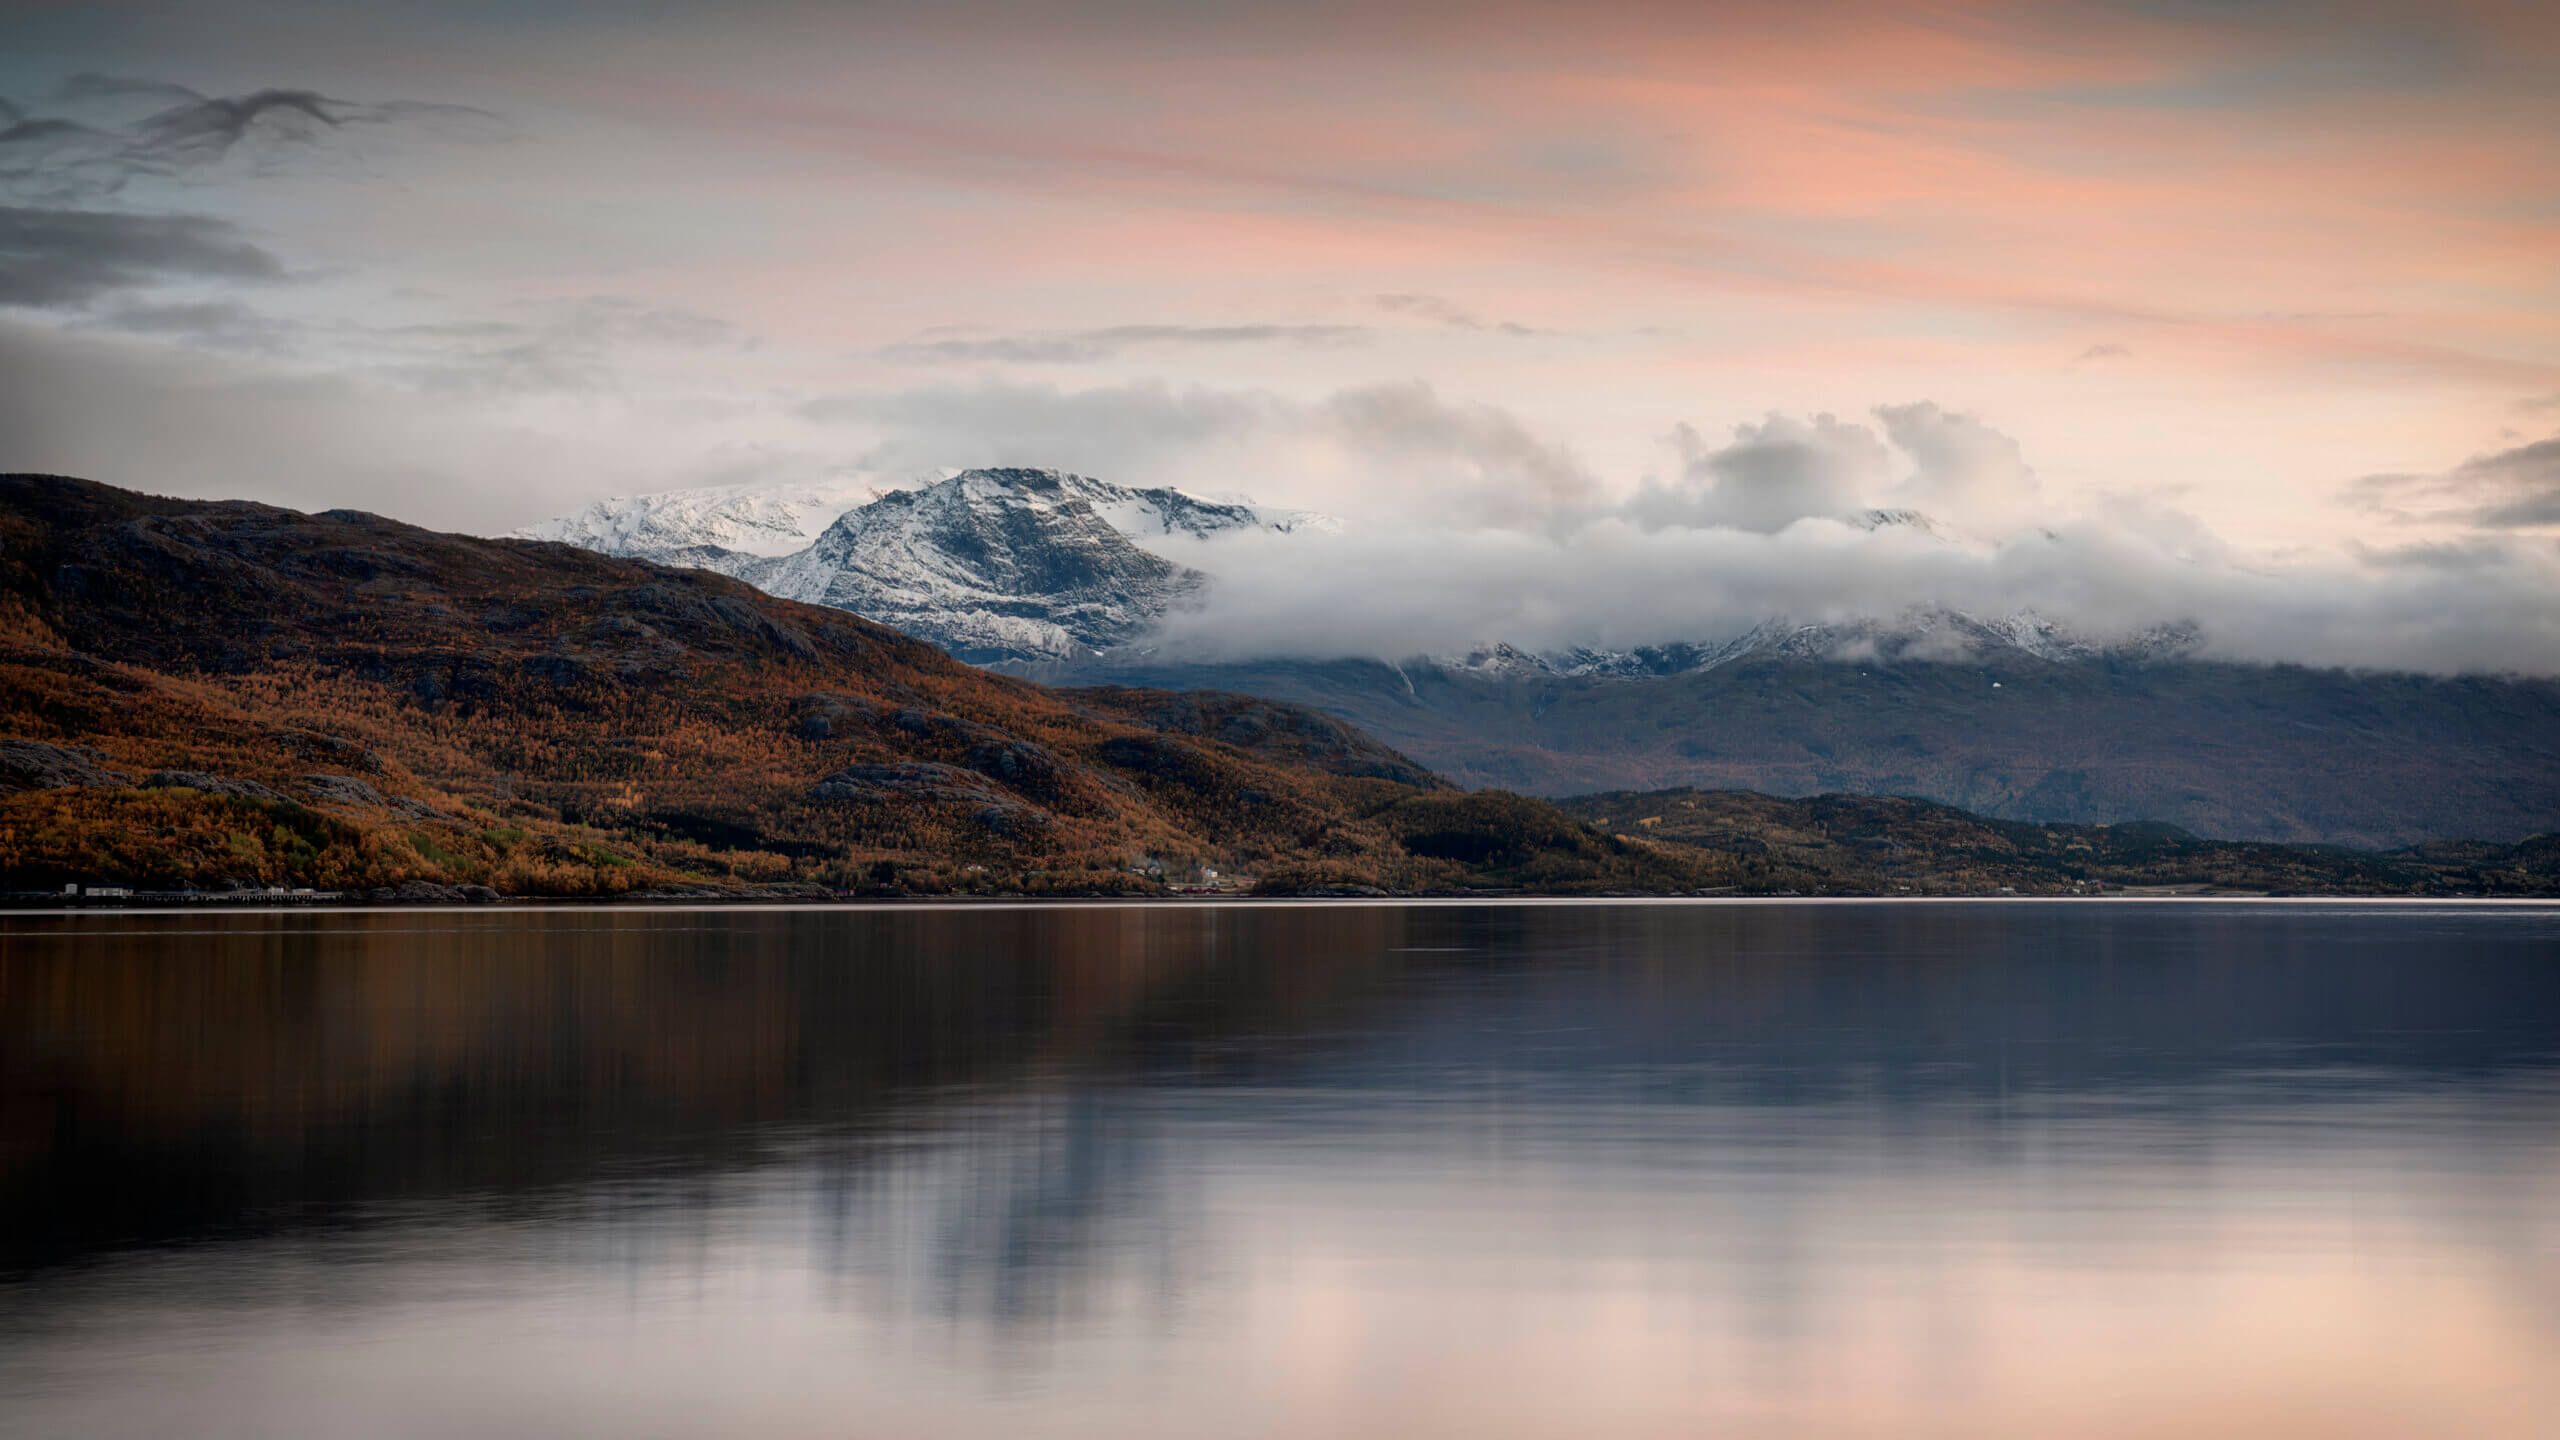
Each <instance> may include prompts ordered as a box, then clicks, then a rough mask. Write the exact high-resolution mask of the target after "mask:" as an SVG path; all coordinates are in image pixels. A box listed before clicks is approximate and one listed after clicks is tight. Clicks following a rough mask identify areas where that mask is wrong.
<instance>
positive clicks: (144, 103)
mask: <svg viewBox="0 0 2560 1440" xmlns="http://www.w3.org/2000/svg"><path fill="white" fill-rule="evenodd" d="M54 103H55V104H56V105H58V106H62V107H67V108H68V109H70V110H71V111H73V112H74V113H72V114H68V115H60V114H57V115H42V116H39V115H36V114H34V113H32V112H31V111H29V110H28V109H27V108H26V107H25V106H23V105H19V104H16V103H8V105H7V109H6V110H5V111H0V117H5V118H6V119H7V120H8V121H9V122H10V123H9V124H8V126H7V128H6V129H0V186H6V187H8V188H10V189H13V190H16V191H18V192H19V193H21V194H23V195H27V196H29V197H31V198H36V199H43V200H48V201H52V202H55V203H68V202H71V201H75V200H80V199H84V198H85V199H94V198H96V197H98V196H102V195H111V194H114V193H116V192H118V191H120V190H122V189H124V188H125V186H126V185H128V184H129V183H131V182H132V181H134V180H137V179H141V178H145V177H171V176H178V175H182V174H185V173H187V172H189V171H193V170H198V169H202V168H205V167H208V166H211V165H214V164H216V163H219V162H221V161H224V160H226V159H229V158H231V157H233V156H234V155H235V154H238V153H241V152H247V153H249V154H250V155H251V156H252V163H253V164H254V165H256V166H258V167H260V168H272V167H274V166H276V165H279V164H281V163H282V161H283V157H285V156H286V155H288V154H291V153H293V152H295V151H297V150H307V149H309V148H311V147H313V146H315V145H317V144H318V143H320V142H321V141H323V140H325V139H327V138H329V137H331V136H333V135H336V134H340V133H343V132H346V131H348V130H350V129H355V128H363V127H385V126H393V125H419V124H425V125H430V126H433V127H435V128H438V129H440V130H443V131H446V132H448V133H458V132H457V126H459V127H463V128H466V129H471V130H476V131H480V132H483V133H486V132H487V131H488V130H489V129H490V127H494V126H496V125H497V123H498V121H497V117H495V116H493V115H490V114H489V113H488V112H486V111H482V110H475V109H472V108H470V107H469V106H463V105H436V104H426V103H421V102H416V101H393V102H388V103H380V104H369V103H364V102H359V101H353V100H342V99H339V98H337V97H335V96H330V95H324V94H321V93H320V92H319V91H317V90H301V89H268V90H256V91H251V92H249V93H247V94H244V95H205V94H200V93H198V92H197V91H194V90H190V89H188V88H187V87H186V86H183V85H176V84H171V83H169V82H167V81H163V80H143V79H129V78H124V77H119V76H108V75H79V76H74V77H73V78H72V79H71V80H69V81H68V82H66V83H65V84H64V85H63V86H62V87H61V88H60V89H59V90H58V91H57V92H56V93H55V97H54Z"/></svg>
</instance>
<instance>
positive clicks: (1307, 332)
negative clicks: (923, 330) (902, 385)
mask: <svg viewBox="0 0 2560 1440" xmlns="http://www.w3.org/2000/svg"><path fill="white" fill-rule="evenodd" d="M1369 335H1370V332H1369V331H1368V329H1367V328H1366V327H1364V326H1359V325H1109V326H1104V327H1102V328H1099V329H1093V330H1064V331H1054V332H1044V333H1038V334H1028V335H996V336H988V337H984V338H949V339H917V340H910V341H907V342H904V343H902V344H898V345H892V346H889V347H888V348H887V349H884V350H882V351H880V352H879V357H880V358H881V359H883V360H889V361H895V362H898V363H902V364H994V365H1090V364H1093V363H1095V362H1097V361H1102V360H1108V359H1110V358H1111V357H1112V356H1114V355H1117V354H1119V353H1120V352H1121V351H1123V350H1127V349H1130V348H1133V347H1137V346H1157V345H1357V344H1360V343H1362V342H1364V341H1366V340H1368V339H1369Z"/></svg>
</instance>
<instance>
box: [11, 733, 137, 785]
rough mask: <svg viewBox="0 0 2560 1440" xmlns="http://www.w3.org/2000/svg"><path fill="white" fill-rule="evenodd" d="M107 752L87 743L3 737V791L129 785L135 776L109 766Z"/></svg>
mask: <svg viewBox="0 0 2560 1440" xmlns="http://www.w3.org/2000/svg"><path fill="white" fill-rule="evenodd" d="M106 760H107V757H106V754H105V753H104V752H103V751H99V750H93V749H91V748H89V747H88V746H86V745H49V744H46V743H45V742H44V741H42V740H0V792H8V793H15V792H17V791H20V790H60V789H64V788H66V787H69V786H75V785H95V786H117V785H130V784H132V783H133V777H132V776H130V775H126V774H124V773H123V772H121V771H117V770H110V769H108V768H106Z"/></svg>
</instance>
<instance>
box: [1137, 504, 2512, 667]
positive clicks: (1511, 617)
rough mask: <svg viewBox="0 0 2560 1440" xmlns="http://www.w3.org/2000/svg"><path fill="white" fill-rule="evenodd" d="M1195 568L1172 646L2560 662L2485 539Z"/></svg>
mask: <svg viewBox="0 0 2560 1440" xmlns="http://www.w3.org/2000/svg"><path fill="white" fill-rule="evenodd" d="M1167 553H1168V554H1169V555H1170V556H1171V557H1172V558H1174V559H1176V560H1179V561H1181V562H1183V563H1186V564H1189V565H1192V566H1194V567H1195V568H1198V569H1201V570H1203V571H1205V572H1206V573H1208V574H1209V575H1210V576H1211V577H1212V583H1211V584H1210V585H1209V587H1208V588H1207V589H1206V591H1205V592H1204V594H1203V597H1202V600H1201V603H1200V604H1199V605H1198V607H1197V608H1194V609H1191V610H1187V611H1184V612H1181V613H1178V614H1176V615H1175V616H1173V617H1171V618H1170V619H1169V620H1168V622H1167V624H1166V625H1165V626H1164V627H1163V629H1162V631H1161V633H1160V634H1158V635H1157V636H1155V637H1153V639H1152V641H1151V643H1153V644H1154V645H1155V646H1156V647H1157V649H1158V651H1159V653H1160V654H1163V655H1165V656H1167V657H1170V658H1186V659H1201V660H1232V659H1245V658H1254V657H1268V656H1296V657H1303V658H1310V659H1325V658H1336V657H1342V656H1374V657H1378V658H1384V659H1389V660H1400V659H1403V658H1406V657H1409V656H1414V655H1440V656H1452V655H1463V654H1466V653H1469V652H1470V651H1472V650H1475V649H1477V648H1479V647H1481V646H1484V645H1486V644H1488V643H1491V642H1495V641H1507V642H1509V643H1512V644H1514V645H1518V646H1520V647H1522V648H1525V649H1530V650H1536V651H1561V650H1569V649H1572V648H1574V647H1577V646H1594V647H1613V648H1624V647H1632V646H1637V645H1651V644H1664V643H1670V642H1677V641H1688V642H1693V643H1711V642H1716V641H1721V640H1725V639H1730V638H1732V637H1735V636H1738V635H1740V634H1742V633H1744V632H1745V631H1747V630H1749V629H1751V628H1753V627H1755V626H1757V625H1760V624H1763V623H1765V622H1769V621H1772V620H1783V621H1787V622H1792V623H1796V624H1806V625H1834V626H1843V627H1855V626H1857V625H1859V624H1861V623H1880V624H1885V625H1893V624H1896V623H1901V622H1904V621H1906V620H1907V619H1908V618H1909V617H1911V616H1912V615H1913V614H1914V613H1915V612H1921V613H1926V612H1931V611H1945V610H1954V611H1959V612H1963V613H1966V614H1970V615H1973V616H1976V617H1980V618H1983V619H1987V620H1995V621H1996V620H2005V619H2010V618H2033V619H2035V620H2039V621H2042V622H2047V623H2050V624H2053V625H2056V626H2059V627H2060V628H2062V629H2063V630H2065V631H2066V632H2068V633H2071V634H2073V635H2076V636H2079V637H2083V638H2086V639H2088V640H2091V641H2094V642H2100V643H2105V642H2111V641H2118V640H2124V639H2128V638H2132V637H2136V636H2139V635H2142V634H2145V633H2147V632H2154V631H2157V630H2160V629H2162V628H2164V627H2175V628H2177V629H2179V630H2181V631H2185V630H2188V629H2189V628H2190V627H2192V631H2193V633H2195V634H2197V635H2198V636H2200V637H2201V641H2200V643H2201V646H2202V652H2203V653H2204V654H2206V655H2209V656H2214V657H2219V658H2226V659H2235V660H2248V661H2260V662H2289V663H2301V664H2311V665H2324V666H2346V667H2359V668H2374V669H2403V670H2413V671H2423V672H2433V673H2457V672H2503V673H2513V672H2526V673H2537V674H2553V673H2560V553H2555V552H2554V550H2553V549H2552V548H2551V547H2549V546H2541V545H2533V544H2525V543H2516V542H2513V541H2508V540H2502V539H2485V540H2481V541H2477V542H2473V543H2468V544H2464V545H2459V546H2439V547H2429V548H2426V549H2408V550H2398V549H2395V550H2385V551H2375V552H2370V553H2361V554H2350V555H2342V556H2330V557H2326V558H2323V559H2319V560H2308V561H2306V560H2296V561H2292V562H2287V563H2274V562H2270V561H2268V560H2267V559H2266V558H2265V557H2260V556H2254V555H2247V554H2242V553H2239V552H2236V551H2232V550H2230V549H2228V548H2227V547H2221V546H2218V545H2216V546H2209V547H2206V548H2205V549H2203V550H2202V551H2201V552H2200V551H2199V550H2198V549H2197V548H2196V547H2194V546H2192V545H2171V544H2163V543H2160V542H2159V541H2158V540H2156V539H2154V538H2152V537H2150V536H2147V535H2145V534H2142V533H2140V532H2138V531H2134V530H2130V529H2127V528H2126V527H2121V526H2118V525H2116V524H2114V523H2113V522H2112V520H2111V519H2110V518H2109V517H2108V516H2106V515H2104V514H2099V515H2093V516H2087V517H2082V518H2080V519H2078V520H2074V521H2067V522H2061V523H2057V524H2055V525H2053V526H2050V527H2042V528H2037V529H2034V530H2030V531H2027V532H2024V533H2022V534H2020V535H2018V536H2015V537H2013V538H2011V539H2009V540H2007V541H2004V542H2001V543H1998V544H1995V545H1966V544H1955V543H1950V542H1947V541H1945V540H1942V539H1939V538H1937V537H1934V536H1931V535H1929V534H1927V533H1926V532H1924V531H1921V530H1917V529H1914V528H1910V527H1901V526H1888V527H1880V528H1876V529H1872V530H1869V529H1861V528H1859V527H1857V526H1854V525H1849V524H1843V523H1839V522H1836V521H1830V520H1813V521H1807V522H1804V523H1800V524H1796V525H1792V526H1789V527H1787V528H1785V529H1783V530H1780V531H1776V532H1764V531H1757V530H1747V529H1738V528H1732V527H1726V526H1696V527H1692V526H1665V527H1660V528H1652V529H1648V528H1646V527H1644V526H1642V525H1639V524H1636V523H1634V522H1632V521H1631V520H1629V519H1627V518H1626V517H1624V516H1622V515H1603V516H1600V517H1598V518H1596V519H1592V520H1590V521H1588V522H1586V523H1584V524H1582V525H1579V526H1575V527H1572V528H1569V529H1565V530H1561V531H1559V532H1555V533H1548V534H1538V533H1530V532H1525V531H1521V530H1483V529H1478V530H1451V529H1445V528H1422V527H1415V526H1403V527H1372V528H1365V529H1353V530H1350V531H1347V532H1346V533H1343V534H1339V535H1325V534H1298V535H1290V536H1264V535H1260V534H1238V535H1233V536H1227V537H1221V538H1219V539H1215V540H1211V541H1207V542H1201V543H1195V544H1184V545H1180V546H1176V547H1172V548H1169V549H1168V550H1167Z"/></svg>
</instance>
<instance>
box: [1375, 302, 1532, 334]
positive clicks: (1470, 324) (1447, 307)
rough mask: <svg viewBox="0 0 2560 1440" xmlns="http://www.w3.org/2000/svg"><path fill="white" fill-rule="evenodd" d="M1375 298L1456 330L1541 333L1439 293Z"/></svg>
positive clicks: (1393, 309)
mask: <svg viewBox="0 0 2560 1440" xmlns="http://www.w3.org/2000/svg"><path fill="white" fill-rule="evenodd" d="M1371 299H1372V300H1373V301H1374V302H1375V303H1376V305H1377V307H1378V308H1379V309H1381V310H1384V311H1386V312H1388V313H1389V314H1393V315H1408V316H1411V317H1413V318H1414V319H1416V320H1427V321H1430V322H1431V323H1432V324H1434V325H1442V326H1446V327H1448V328H1449V329H1452V330H1490V331H1493V332H1495V333H1498V334H1503V335H1536V334H1539V333H1541V332H1539V331H1537V330H1534V329H1532V328H1530V327H1529V326H1526V325H1522V324H1520V323H1518V322H1516V321H1511V320H1486V319H1483V318H1481V317H1480V316H1478V315H1476V314H1475V313H1474V312H1473V311H1471V310H1468V309H1467V308H1466V307H1464V306H1462V305H1460V304H1458V303H1457V302H1456V301H1454V300H1445V299H1442V298H1441V297H1440V296H1437V295H1377V296H1372V297H1371Z"/></svg>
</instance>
